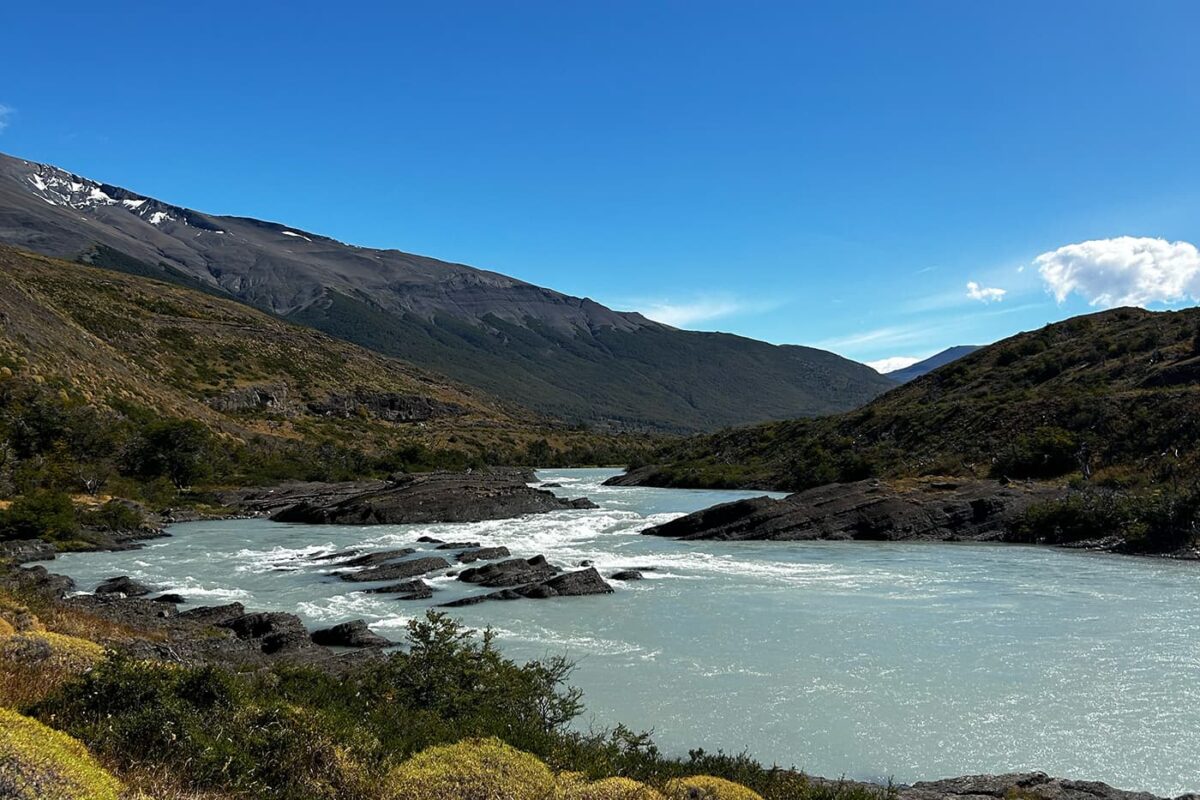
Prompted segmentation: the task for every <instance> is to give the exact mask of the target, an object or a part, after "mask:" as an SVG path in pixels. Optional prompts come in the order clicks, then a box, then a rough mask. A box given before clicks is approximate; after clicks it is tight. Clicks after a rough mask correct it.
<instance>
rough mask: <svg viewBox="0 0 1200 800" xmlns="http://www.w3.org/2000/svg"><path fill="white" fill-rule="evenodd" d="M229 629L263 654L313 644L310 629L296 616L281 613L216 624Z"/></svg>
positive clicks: (235, 619)
mask: <svg viewBox="0 0 1200 800" xmlns="http://www.w3.org/2000/svg"><path fill="white" fill-rule="evenodd" d="M217 626H218V627H221V628H228V629H229V630H231V631H233V633H234V635H235V636H237V638H239V639H242V640H243V641H252V642H255V643H256V644H258V647H259V649H260V650H262V651H263V652H264V653H268V654H270V653H280V652H284V651H287V650H299V649H302V648H304V647H308V646H311V645H312V640H311V639H310V638H309V634H308V629H306V628H305V627H304V623H303V622H301V621H300V618H299V617H297V616H296V615H295V614H285V613H283V612H280V611H260V612H257V613H254V614H243V615H242V616H240V617H234V618H233V619H230V620H226V621H225V622H220V623H217Z"/></svg>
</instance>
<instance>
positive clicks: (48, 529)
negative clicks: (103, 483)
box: [0, 489, 79, 541]
mask: <svg viewBox="0 0 1200 800" xmlns="http://www.w3.org/2000/svg"><path fill="white" fill-rule="evenodd" d="M78 532H79V522H78V521H77V520H76V518H75V506H74V505H73V504H72V503H71V498H70V497H69V496H68V495H67V494H66V493H65V492H57V491H51V490H47V489H37V490H34V491H32V492H29V493H28V494H24V495H22V496H21V497H18V498H17V499H16V500H14V501H13V503H12V505H11V506H9V507H8V509H7V510H6V511H5V512H3V513H2V514H0V538H2V539H32V538H35V537H41V538H44V539H51V540H55V541H65V540H68V539H71V538H74V536H75V535H76V534H77V533H78Z"/></svg>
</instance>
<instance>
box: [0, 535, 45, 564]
mask: <svg viewBox="0 0 1200 800" xmlns="http://www.w3.org/2000/svg"><path fill="white" fill-rule="evenodd" d="M54 555H55V549H54V545H52V544H50V543H49V542H47V541H43V540H42V539H10V540H9V541H7V542H0V561H8V562H11V563H13V564H26V563H28V562H30V561H50V560H52V559H53V558H54Z"/></svg>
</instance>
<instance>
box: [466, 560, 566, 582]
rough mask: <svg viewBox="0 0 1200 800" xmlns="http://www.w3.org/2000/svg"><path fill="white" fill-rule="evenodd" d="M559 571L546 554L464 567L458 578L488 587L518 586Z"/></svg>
mask: <svg viewBox="0 0 1200 800" xmlns="http://www.w3.org/2000/svg"><path fill="white" fill-rule="evenodd" d="M558 572H559V569H558V567H555V566H554V565H552V564H551V563H550V562H548V561H547V560H546V557H545V556H534V557H533V558H513V559H509V560H508V561H498V562H496V563H494V564H484V565H483V566H482V567H471V568H470V569H464V570H463V571H462V572H460V573H459V574H458V579H459V580H460V581H463V582H464V583H477V584H479V585H480V586H487V587H488V588H492V589H495V588H500V587H502V586H518V585H520V584H524V583H536V582H538V581H544V580H546V579H548V578H552V577H554V576H555V575H557V574H558Z"/></svg>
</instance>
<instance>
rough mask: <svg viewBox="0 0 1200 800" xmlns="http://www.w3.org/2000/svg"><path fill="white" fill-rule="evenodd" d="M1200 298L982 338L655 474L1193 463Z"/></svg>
mask: <svg viewBox="0 0 1200 800" xmlns="http://www.w3.org/2000/svg"><path fill="white" fill-rule="evenodd" d="M1198 438H1200V309H1188V310H1185V311H1178V312H1157V313H1156V312H1149V311H1144V310H1140V309H1116V310H1112V311H1105V312H1102V313H1097V314H1091V315H1087V316H1081V317H1076V318H1074V319H1070V320H1067V321H1065V322H1061V323H1057V324H1054V325H1048V326H1046V327H1044V328H1042V329H1041V330H1037V331H1031V332H1027V333H1021V334H1018V335H1016V336H1013V337H1011V338H1009V339H1005V340H1004V341H1001V342H998V343H996V344H994V345H991V346H989V347H985V348H983V349H981V350H978V351H976V352H974V353H971V354H970V355H967V356H965V357H963V358H961V359H959V360H957V361H954V362H953V363H951V364H948V365H946V366H944V367H941V368H940V369H937V370H935V371H933V372H931V373H929V374H927V375H925V376H923V377H921V378H918V379H916V380H914V381H912V382H911V383H908V384H906V385H904V386H900V387H898V388H896V389H893V390H891V391H890V392H888V393H887V394H885V395H883V396H882V397H880V398H878V399H876V400H875V401H873V402H872V403H870V404H869V405H867V406H865V407H864V408H862V409H859V410H856V411H852V412H849V413H846V414H841V415H838V416H834V417H828V418H825V419H817V420H795V421H789V422H781V423H774V424H768V425H759V426H754V427H748V428H740V429H733V430H728V431H724V432H721V433H717V434H714V435H711V436H704V437H697V438H694V439H689V440H686V441H685V442H683V443H680V444H677V445H673V446H670V447H668V448H667V449H665V450H664V451H663V452H662V453H660V454H659V460H660V461H662V462H663V464H662V466H659V467H655V468H647V469H646V470H645V474H644V476H643V478H644V480H646V481H647V482H649V483H654V484H659V485H679V486H726V487H756V488H773V489H784V490H794V489H802V488H806V487H810V486H815V485H820V484H824V483H829V482H834V481H845V480H857V479H860V478H864V477H871V476H881V477H882V476H913V475H961V476H965V475H977V476H979V475H992V476H996V477H1008V478H1014V479H1015V478H1043V479H1064V480H1065V479H1068V478H1071V477H1077V478H1080V479H1082V478H1084V477H1085V476H1086V477H1087V478H1089V479H1090V480H1091V481H1092V482H1093V483H1100V484H1105V483H1107V484H1110V485H1138V484H1148V483H1155V482H1167V483H1171V482H1175V481H1178V480H1179V479H1180V476H1184V475H1195V473H1196V466H1197V463H1196V445H1197V443H1198V441H1197V440H1198Z"/></svg>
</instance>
